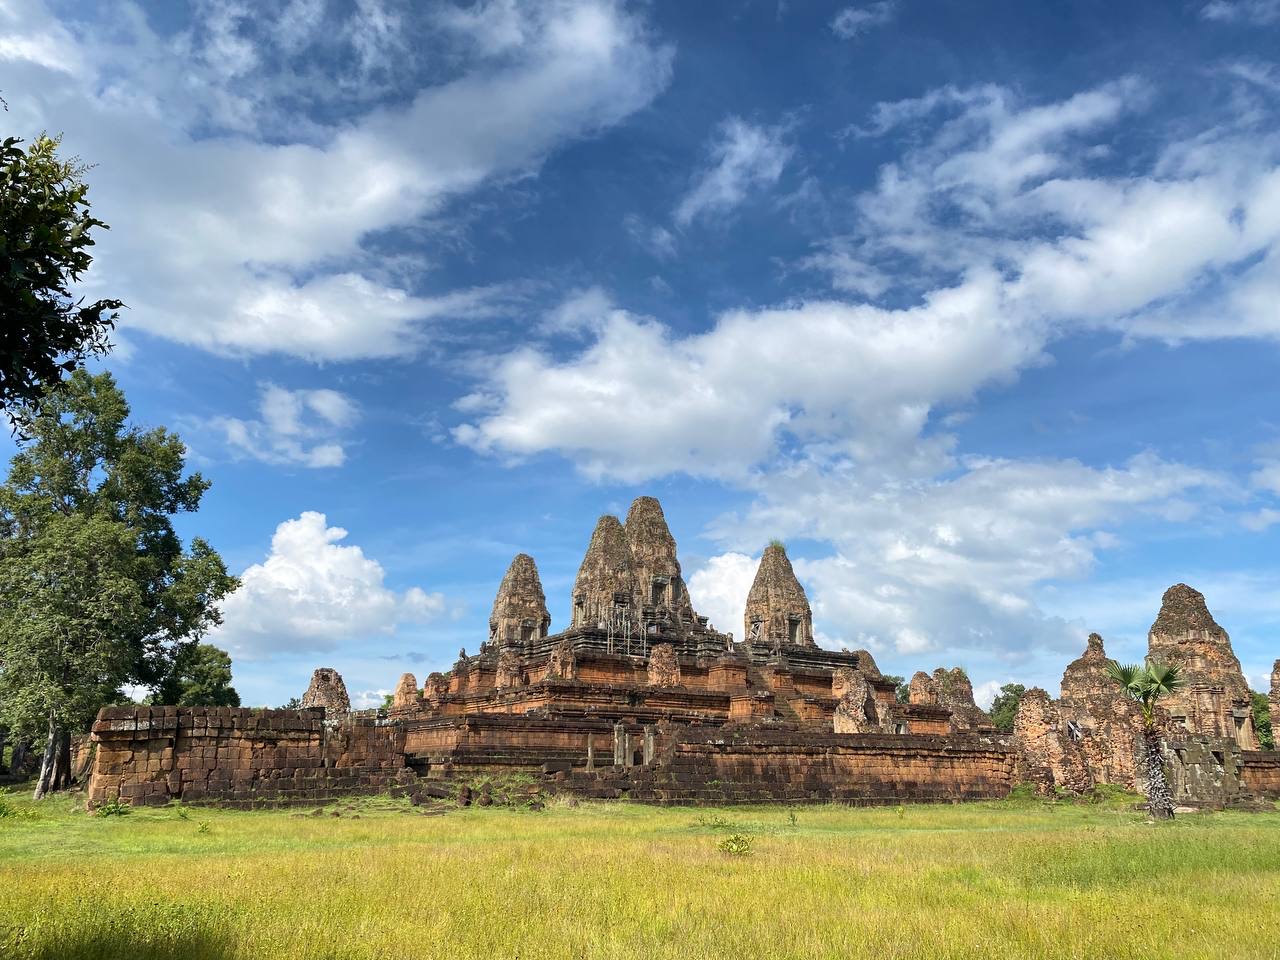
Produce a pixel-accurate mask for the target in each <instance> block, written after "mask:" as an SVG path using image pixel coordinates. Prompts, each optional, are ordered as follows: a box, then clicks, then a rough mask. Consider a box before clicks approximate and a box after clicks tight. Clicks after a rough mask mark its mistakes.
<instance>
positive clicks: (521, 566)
mask: <svg viewBox="0 0 1280 960" xmlns="http://www.w3.org/2000/svg"><path fill="white" fill-rule="evenodd" d="M550 629H551V614H549V613H547V598H546V596H545V595H544V594H543V592H542V580H541V579H539V577H538V567H537V564H535V563H534V562H533V557H531V556H529V555H528V554H527V553H518V554H516V556H515V559H514V560H512V561H511V566H509V567H508V568H507V573H506V576H504V577H503V578H502V583H501V584H500V585H499V586H498V595H497V596H496V597H495V598H494V600H493V612H492V613H491V614H489V643H490V644H491V645H493V646H497V647H518V648H519V649H521V650H522V651H523V650H529V649H532V647H533V644H534V642H535V641H537V640H542V639H544V638H545V637H546V635H547V632H548V631H549V630H550Z"/></svg>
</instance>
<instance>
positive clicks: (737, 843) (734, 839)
mask: <svg viewBox="0 0 1280 960" xmlns="http://www.w3.org/2000/svg"><path fill="white" fill-rule="evenodd" d="M752 840H753V838H752V837H751V836H749V835H747V834H745V833H731V834H729V835H728V836H727V837H721V838H720V839H719V840H718V841H717V842H716V846H717V847H719V848H720V851H721V852H722V853H727V854H730V855H731V856H735V857H745V856H746V855H747V854H748V853H750V852H751V843H752Z"/></svg>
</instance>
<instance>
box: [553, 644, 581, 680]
mask: <svg viewBox="0 0 1280 960" xmlns="http://www.w3.org/2000/svg"><path fill="white" fill-rule="evenodd" d="M577 678H578V659H577V657H576V656H575V655H574V652H573V641H572V640H570V639H569V638H568V637H565V639H563V640H561V641H560V642H559V643H558V644H556V646H555V649H554V650H552V651H551V656H550V658H549V659H548V660H547V679H548V680H576V679H577Z"/></svg>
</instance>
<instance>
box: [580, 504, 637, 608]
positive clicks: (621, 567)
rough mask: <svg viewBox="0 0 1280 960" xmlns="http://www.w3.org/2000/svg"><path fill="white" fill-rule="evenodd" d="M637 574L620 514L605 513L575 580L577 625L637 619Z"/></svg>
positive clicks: (597, 523) (593, 533) (599, 521)
mask: <svg viewBox="0 0 1280 960" xmlns="http://www.w3.org/2000/svg"><path fill="white" fill-rule="evenodd" d="M635 594H636V584H635V575H634V573H633V571H632V565H631V548H630V546H629V545H628V544H627V535H626V532H625V531H624V530H623V529H622V524H621V523H620V522H619V521H618V518H617V517H615V516H613V515H612V514H605V515H604V516H603V517H601V518H600V519H599V520H598V521H597V522H596V528H595V530H594V531H593V532H592V534H591V543H590V544H588V545H587V554H586V556H585V557H583V558H582V566H580V567H579V568H578V576H577V579H576V580H574V583H573V623H572V626H575V627H598V626H602V625H604V624H606V623H609V622H610V621H623V620H625V621H627V622H630V623H635V622H636V618H637V614H638V611H635V610H633V609H632V603H633V601H634V599H635Z"/></svg>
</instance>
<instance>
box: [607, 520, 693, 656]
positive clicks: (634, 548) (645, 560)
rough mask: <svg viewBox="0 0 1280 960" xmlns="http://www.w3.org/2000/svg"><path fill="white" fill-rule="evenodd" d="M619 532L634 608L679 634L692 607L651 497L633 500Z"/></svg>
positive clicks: (664, 522)
mask: <svg viewBox="0 0 1280 960" xmlns="http://www.w3.org/2000/svg"><path fill="white" fill-rule="evenodd" d="M623 532H624V533H625V534H626V538H627V547H628V549H629V550H630V551H631V570H632V576H633V578H634V582H635V591H636V597H635V600H634V601H633V604H634V607H635V609H636V610H643V611H645V616H646V617H648V618H652V619H654V620H655V621H659V622H662V623H664V624H665V625H666V626H667V628H668V629H669V630H671V631H673V632H675V633H676V634H680V633H682V632H683V629H684V627H685V626H687V625H689V624H691V623H692V622H693V619H694V612H693V605H692V604H691V603H690V601H689V591H688V590H687V589H686V588H685V583H684V577H683V576H681V573H680V561H679V559H677V557H676V540H675V537H673V536H672V535H671V530H670V528H669V527H668V526H667V518H666V517H665V516H664V515H663V513H662V506H661V504H659V503H658V501H657V500H655V499H654V498H653V497H637V498H636V500H635V502H633V503H632V504H631V509H630V510H629V511H628V512H627V522H626V525H625V526H624V528H623Z"/></svg>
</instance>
